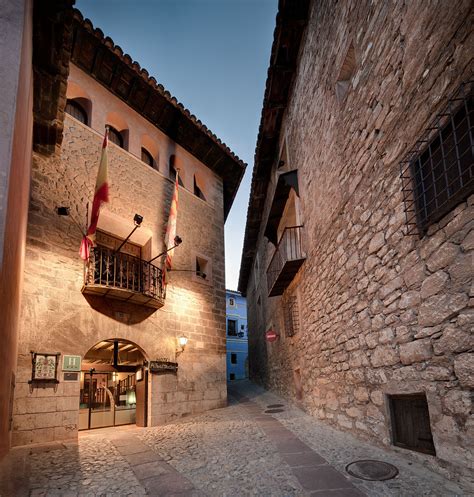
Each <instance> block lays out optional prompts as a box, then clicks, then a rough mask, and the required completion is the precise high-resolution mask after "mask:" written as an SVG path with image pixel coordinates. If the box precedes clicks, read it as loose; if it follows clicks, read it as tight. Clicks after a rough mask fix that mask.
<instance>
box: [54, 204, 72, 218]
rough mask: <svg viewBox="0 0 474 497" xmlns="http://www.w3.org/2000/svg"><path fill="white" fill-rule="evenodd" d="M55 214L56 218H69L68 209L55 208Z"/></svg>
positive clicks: (62, 207)
mask: <svg viewBox="0 0 474 497" xmlns="http://www.w3.org/2000/svg"><path fill="white" fill-rule="evenodd" d="M56 212H57V213H58V216H69V207H64V206H61V207H56Z"/></svg>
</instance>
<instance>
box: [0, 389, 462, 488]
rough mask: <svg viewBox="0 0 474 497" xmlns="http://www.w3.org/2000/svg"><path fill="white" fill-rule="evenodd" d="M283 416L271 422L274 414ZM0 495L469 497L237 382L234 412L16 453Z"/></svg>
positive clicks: (1, 469)
mask: <svg viewBox="0 0 474 497" xmlns="http://www.w3.org/2000/svg"><path fill="white" fill-rule="evenodd" d="M278 404H281V405H280V406H277V409H282V410H283V411H282V412H279V413H272V414H265V413H264V411H265V410H267V409H268V407H269V406H275V405H278ZM357 459H378V460H383V461H386V462H389V463H391V464H393V465H395V466H396V467H397V468H398V470H399V475H398V476H397V477H396V478H394V479H392V480H387V481H385V482H374V481H365V480H361V479H357V478H353V477H351V476H349V475H348V474H347V473H346V471H345V467H346V465H347V464H349V463H350V462H352V461H355V460H357ZM0 495H1V496H2V497H21V496H35V497H39V496H53V495H54V496H71V497H72V496H140V495H155V496H166V497H168V496H169V497H172V496H187V497H193V496H194V497H198V496H199V497H200V496H209V497H217V496H222V497H224V496H226V497H231V496H272V497H273V496H274V497H279V496H281V497H284V496H298V497H303V496H320V497H356V496H363V495H368V496H373V497H388V496H399V497H411V496H413V497H419V496H430V497H431V496H432V497H436V496H439V497H441V496H443V497H447V496H461V495H470V492H469V491H468V490H467V489H464V490H463V489H462V488H461V487H460V486H458V485H457V484H456V483H454V482H451V481H449V480H448V479H446V478H444V477H443V476H441V475H440V474H439V473H435V472H433V471H432V470H430V469H429V468H427V467H425V466H424V465H422V463H421V462H419V461H417V460H416V458H415V457H412V456H411V455H405V454H404V453H402V452H401V451H386V450H383V449H380V448H375V447H373V446H371V445H368V444H365V443H361V442H360V441H358V440H356V439H355V438H353V437H351V436H350V435H348V434H346V433H341V432H338V431H336V430H333V429H331V428H329V427H327V426H326V425H324V424H322V423H319V422H318V421H316V420H314V419H313V418H311V417H310V416H308V415H307V414H305V413H303V412H302V411H301V410H299V409H297V408H295V407H292V406H289V405H287V404H286V402H284V401H283V400H282V399H280V398H279V397H277V396H275V395H273V394H271V393H268V392H265V391H264V390H262V389H260V388H258V387H256V386H254V385H252V384H250V383H248V382H240V383H238V384H235V385H233V386H232V388H231V389H230V391H229V406H228V407H226V408H224V409H218V410H214V411H210V412H208V413H206V414H203V415H199V416H195V417H189V418H184V419H181V420H178V421H176V422H174V423H170V424H167V425H165V426H160V427H156V428H148V429H139V428H135V427H122V428H108V429H102V430H95V431H90V432H82V433H81V434H80V437H79V442H78V443H70V444H54V445H52V444H51V445H46V446H41V447H35V448H31V447H30V448H17V449H14V450H12V451H11V453H10V455H9V456H8V458H7V459H6V460H5V461H4V462H3V463H2V465H1V466H0Z"/></svg>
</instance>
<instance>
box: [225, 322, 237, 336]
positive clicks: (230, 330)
mask: <svg viewBox="0 0 474 497" xmlns="http://www.w3.org/2000/svg"><path fill="white" fill-rule="evenodd" d="M227 334H228V335H229V336H234V337H235V336H237V321H236V320H235V319H228V320H227Z"/></svg>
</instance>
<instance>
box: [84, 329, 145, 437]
mask: <svg viewBox="0 0 474 497" xmlns="http://www.w3.org/2000/svg"><path fill="white" fill-rule="evenodd" d="M147 391H148V389H147V371H146V355H145V352H144V351H143V350H142V349H141V348H140V347H139V346H138V345H137V344H136V343H134V342H132V341H130V340H125V339H120V338H110V339H106V340H102V341H100V342H98V343H96V344H95V345H94V346H93V347H91V348H90V349H89V350H88V351H87V353H86V354H85V355H84V358H83V362H82V367H81V384H80V397H79V430H88V429H93V428H105V427H109V426H121V425H126V424H137V425H138V426H146V412H147V409H146V407H147V406H146V404H147Z"/></svg>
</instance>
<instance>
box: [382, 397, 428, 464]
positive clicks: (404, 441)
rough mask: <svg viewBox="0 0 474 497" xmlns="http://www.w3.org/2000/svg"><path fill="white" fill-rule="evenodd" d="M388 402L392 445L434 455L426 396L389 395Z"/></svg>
mask: <svg viewBox="0 0 474 497" xmlns="http://www.w3.org/2000/svg"><path fill="white" fill-rule="evenodd" d="M388 400H389V407H390V418H391V424H392V442H393V444H394V445H396V446H398V447H403V448H405V449H410V450H414V451H417V452H423V453H425V454H432V455H436V451H435V446H434V443H433V436H432V433H431V426H430V414H429V411H428V402H427V400H426V395H425V394H424V393H419V394H412V395H389V396H388Z"/></svg>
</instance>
